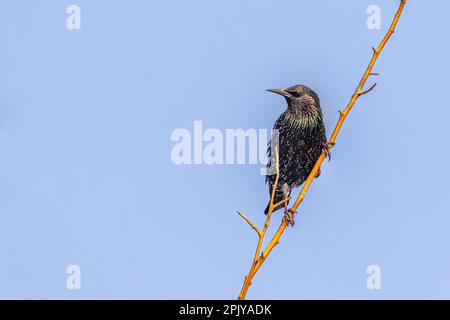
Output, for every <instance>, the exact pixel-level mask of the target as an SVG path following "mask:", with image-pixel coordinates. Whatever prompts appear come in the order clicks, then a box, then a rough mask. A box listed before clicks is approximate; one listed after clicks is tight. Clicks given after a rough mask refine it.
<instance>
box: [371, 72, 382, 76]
mask: <svg viewBox="0 0 450 320" xmlns="http://www.w3.org/2000/svg"><path fill="white" fill-rule="evenodd" d="M379 75H380V74H379V73H378V72H371V73H370V74H369V76H379Z"/></svg>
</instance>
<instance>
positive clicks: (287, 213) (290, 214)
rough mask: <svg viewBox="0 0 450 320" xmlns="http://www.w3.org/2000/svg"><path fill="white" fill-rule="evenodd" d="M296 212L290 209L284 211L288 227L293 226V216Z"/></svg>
mask: <svg viewBox="0 0 450 320" xmlns="http://www.w3.org/2000/svg"><path fill="white" fill-rule="evenodd" d="M296 213H297V212H296V211H293V210H291V209H288V210H285V211H284V219H286V223H287V225H288V226H292V227H293V226H294V224H295V221H294V214H296Z"/></svg>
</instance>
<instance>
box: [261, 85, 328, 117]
mask: <svg viewBox="0 0 450 320" xmlns="http://www.w3.org/2000/svg"><path fill="white" fill-rule="evenodd" d="M267 91H269V92H273V93H276V94H279V95H282V96H283V97H285V98H286V101H287V103H288V107H289V109H291V110H293V111H302V110H304V111H308V110H311V109H319V110H320V102H319V97H318V96H317V94H316V93H315V92H314V91H312V90H311V89H310V88H308V87H307V86H302V85H295V86H292V87H289V88H287V89H268V90H267Z"/></svg>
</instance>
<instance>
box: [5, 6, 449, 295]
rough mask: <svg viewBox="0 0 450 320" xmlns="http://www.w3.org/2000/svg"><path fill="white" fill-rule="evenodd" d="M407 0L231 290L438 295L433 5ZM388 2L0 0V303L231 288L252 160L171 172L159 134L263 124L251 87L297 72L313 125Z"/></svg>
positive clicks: (438, 126) (350, 84) (252, 193)
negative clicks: (294, 208)
mask: <svg viewBox="0 0 450 320" xmlns="http://www.w3.org/2000/svg"><path fill="white" fill-rule="evenodd" d="M409 2H410V3H408V4H407V7H406V9H405V12H404V16H403V17H402V18H401V21H400V23H399V26H398V29H397V32H396V33H395V34H394V36H393V38H392V42H390V43H389V44H388V46H387V47H386V50H385V51H384V52H383V53H382V56H381V58H380V60H379V63H378V64H377V66H376V68H375V71H377V72H380V73H381V75H380V76H379V77H378V78H377V80H376V81H377V82H378V83H379V86H378V87H377V88H376V90H374V91H373V92H372V93H371V94H370V95H367V96H364V97H363V98H361V99H360V101H358V103H357V105H356V107H355V109H354V110H353V111H352V113H351V114H350V116H349V118H348V121H347V122H346V123H345V126H344V128H343V129H342V134H341V135H340V136H339V138H338V141H337V145H336V148H335V149H334V150H333V158H332V161H331V162H329V163H325V164H324V166H323V168H322V175H321V177H320V179H318V180H317V181H315V183H314V184H313V186H312V188H311V189H310V192H309V193H308V195H307V199H306V200H305V202H304V203H303V204H302V206H301V208H300V210H299V211H300V216H299V217H297V224H296V226H295V228H293V229H289V230H288V231H287V232H286V233H285V235H284V236H283V238H282V240H281V245H280V246H279V247H277V248H276V250H275V251H274V252H273V255H272V256H271V257H270V258H269V259H268V260H267V262H266V264H265V265H264V266H263V268H262V269H261V270H260V272H259V273H258V275H257V276H256V278H255V281H254V285H253V286H252V287H251V289H250V291H249V295H248V297H249V298H255V299H256V298H265V299H269V298H275V299H279V298H280V299H281V298H286V299H297V298H338V299H339V298H361V299H371V298H374V299H379V298H450V232H449V230H450V205H449V194H450V182H449V181H450V171H449V166H448V164H447V159H448V158H449V157H450V152H449V148H448V147H447V137H448V132H447V130H448V121H449V119H450V108H449V106H448V102H447V100H448V98H447V97H446V95H447V93H448V91H449V90H448V79H447V77H448V74H449V73H450V68H449V62H448V53H449V49H450V46H449V43H448V28H446V27H445V23H446V21H447V20H448V12H449V10H450V3H448V2H447V1H439V4H437V5H433V6H431V5H430V4H429V3H427V2H426V1H409ZM72 3H73V4H77V5H79V6H80V7H81V10H82V29H81V30H77V31H69V30H67V28H66V18H67V14H66V12H65V11H66V7H67V6H68V5H69V4H72ZM397 3H398V1H388V0H370V1H365V0H364V1H360V0H358V1H335V0H324V1H297V0H295V1H294V0H281V1H276V2H275V1H265V0H246V1H240V0H227V1H207V0H191V1H181V0H179V1H163V0H151V1H147V0H145V1H144V0H139V1H138V0H133V1H124V0H121V1H106V0H97V1H87V0H77V1H50V0H46V1H44V0H40V1H33V2H30V1H8V2H5V3H3V4H2V10H1V12H0V39H1V40H2V50H1V51H0V70H1V72H0V88H1V90H0V298H61V299H77V298H88V299H89V298H126V299H133V298H158V299H159V298H162V299H165V298H189V299H197V298H199V299H200V298H207V299H215V298H223V299H227V298H235V297H236V296H237V294H238V292H239V289H240V286H241V283H242V280H243V277H244V274H245V273H246V272H247V271H248V268H249V265H250V258H251V255H252V254H253V250H254V246H255V241H256V236H255V234H254V233H253V232H252V231H251V230H250V229H249V227H248V226H247V225H246V224H245V223H244V222H243V221H242V220H241V219H240V218H239V217H238V216H237V215H235V213H234V211H235V210H237V209H239V210H243V211H245V212H246V213H247V215H248V216H249V217H250V218H252V219H253V220H254V221H255V222H257V223H258V224H259V225H261V224H262V223H263V220H264V216H263V214H262V211H263V209H264V207H265V205H266V202H267V200H268V194H267V187H266V186H265V185H264V178H263V177H262V176H260V175H259V167H260V166H258V165H241V166H237V165H236V166H205V165H203V166H175V165H174V164H173V163H172V162H171V159H170V151H171V149H172V147H173V145H174V143H173V142H171V141H170V135H171V133H172V131H173V130H174V129H177V128H188V129H191V128H192V126H193V122H194V120H202V121H203V123H204V126H205V127H207V128H218V129H220V130H225V129H226V128H270V127H271V126H272V124H273V122H274V121H275V119H276V118H277V117H278V115H279V114H280V113H281V112H282V111H283V110H284V107H285V106H284V102H283V101H282V100H281V99H280V98H279V97H277V96H275V95H272V94H269V93H267V92H265V91H264V89H267V88H273V87H275V88H276V87H287V86H289V85H293V84H297V83H300V84H306V85H309V86H310V87H312V88H313V89H314V90H315V91H317V93H318V94H319V96H320V98H321V101H322V107H323V110H324V115H325V120H326V125H327V129H328V131H330V130H331V129H332V127H333V126H334V124H335V122H336V120H337V117H338V109H339V108H342V107H343V106H345V104H346V103H347V101H348V99H349V97H350V95H351V93H352V92H353V90H354V88H355V87H356V84H357V82H358V80H359V78H360V76H361V73H362V71H363V69H364V68H365V66H366V65H367V63H368V61H369V59H370V56H371V49H370V47H371V46H372V45H376V44H377V43H378V41H379V40H380V39H381V37H382V35H383V34H384V32H385V31H386V29H387V27H388V24H389V22H390V20H391V18H392V16H393V13H394V12H395V10H396V7H397ZM370 4H376V5H379V6H380V8H381V14H382V29H381V30H379V31H378V30H369V29H368V28H367V27H366V18H367V17H368V15H367V14H366V8H367V7H368V6H369V5H370ZM280 217H281V214H280V213H277V215H276V216H275V217H274V223H275V224H276V225H278V221H279V219H280ZM274 227H275V226H274ZM69 265H79V266H80V268H81V271H82V277H81V286H82V288H81V290H79V291H71V290H68V289H67V288H66V278H67V274H66V268H67V266H69ZM369 265H379V266H380V268H381V272H382V289H381V290H368V289H367V288H366V278H367V274H366V268H367V266H369Z"/></svg>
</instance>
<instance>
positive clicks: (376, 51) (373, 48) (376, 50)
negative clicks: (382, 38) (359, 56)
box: [372, 47, 380, 54]
mask: <svg viewBox="0 0 450 320" xmlns="http://www.w3.org/2000/svg"><path fill="white" fill-rule="evenodd" d="M372 50H373V54H379V53H380V51H379V50H378V49H376V48H375V47H372Z"/></svg>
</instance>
